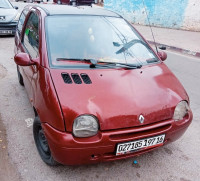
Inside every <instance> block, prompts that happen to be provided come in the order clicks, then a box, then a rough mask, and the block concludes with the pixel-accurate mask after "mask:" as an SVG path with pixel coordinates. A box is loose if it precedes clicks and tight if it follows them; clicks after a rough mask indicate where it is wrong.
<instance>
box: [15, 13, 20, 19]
mask: <svg viewBox="0 0 200 181" xmlns="http://www.w3.org/2000/svg"><path fill="white" fill-rule="evenodd" d="M19 17H20V13H17V15H16V16H15V19H14V21H18V20H19Z"/></svg>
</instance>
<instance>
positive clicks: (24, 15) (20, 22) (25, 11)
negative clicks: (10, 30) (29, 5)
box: [17, 9, 28, 34]
mask: <svg viewBox="0 0 200 181" xmlns="http://www.w3.org/2000/svg"><path fill="white" fill-rule="evenodd" d="M27 13H28V10H26V9H25V10H24V11H23V12H22V13H21V15H20V18H19V21H18V25H17V30H18V32H19V34H21V31H22V28H23V25H24V21H25V18H26V15H27Z"/></svg>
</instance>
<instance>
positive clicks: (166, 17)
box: [104, 0, 200, 31]
mask: <svg viewBox="0 0 200 181" xmlns="http://www.w3.org/2000/svg"><path fill="white" fill-rule="evenodd" d="M104 7H105V8H107V9H111V10H113V11H116V12H118V13H120V14H121V15H122V16H124V17H125V18H126V19H128V20H129V21H131V22H132V23H136V24H142V25H148V18H147V15H146V13H147V14H148V17H149V21H150V24H151V25H153V26H158V27H167V28H175V29H186V30H192V31H200V0H104ZM145 10H146V12H145Z"/></svg>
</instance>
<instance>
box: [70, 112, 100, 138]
mask: <svg viewBox="0 0 200 181" xmlns="http://www.w3.org/2000/svg"><path fill="white" fill-rule="evenodd" d="M98 129H99V126H98V121H97V120H96V119H95V118H94V117H93V116H90V115H82V116H79V117H77V118H76V119H75V120H74V124H73V134H74V136H76V137H90V136H94V135H96V134H97V132H98Z"/></svg>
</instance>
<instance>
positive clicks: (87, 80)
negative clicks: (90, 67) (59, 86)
mask: <svg viewBox="0 0 200 181" xmlns="http://www.w3.org/2000/svg"><path fill="white" fill-rule="evenodd" d="M62 78H63V80H64V82H65V83H66V84H72V83H73V82H74V83H75V84H82V82H84V83H85V84H92V81H91V79H90V77H89V76H88V75H87V74H84V73H82V74H80V75H79V74H77V73H72V74H71V76H70V74H68V73H62ZM72 80H73V82H72Z"/></svg>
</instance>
